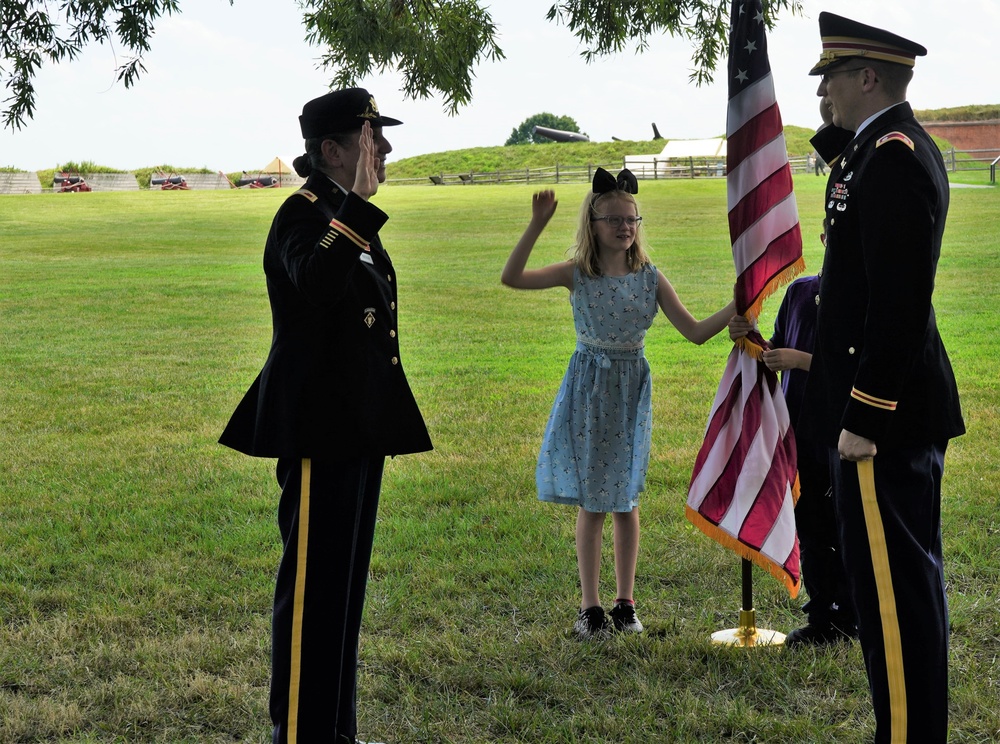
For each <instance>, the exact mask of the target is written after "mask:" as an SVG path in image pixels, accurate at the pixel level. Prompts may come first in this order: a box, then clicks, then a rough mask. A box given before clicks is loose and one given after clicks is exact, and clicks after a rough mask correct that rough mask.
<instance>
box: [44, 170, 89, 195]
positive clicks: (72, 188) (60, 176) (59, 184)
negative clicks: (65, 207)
mask: <svg viewBox="0 0 1000 744" xmlns="http://www.w3.org/2000/svg"><path fill="white" fill-rule="evenodd" d="M52 188H53V189H58V191H59V193H60V194H78V193H81V192H85V191H93V189H91V188H90V186H89V184H88V183H87V181H86V179H85V178H84V177H83V176H81V175H80V174H79V173H57V174H56V175H55V176H54V177H53V179H52Z"/></svg>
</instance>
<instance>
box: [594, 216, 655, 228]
mask: <svg viewBox="0 0 1000 744" xmlns="http://www.w3.org/2000/svg"><path fill="white" fill-rule="evenodd" d="M590 219H591V221H592V222H597V221H598V220H602V221H604V222H607V223H608V224H609V225H611V227H621V226H622V223H623V222H624V223H625V224H626V225H628V226H629V227H635V226H636V225H638V224H639V223H640V222H642V217H638V216H636V217H632V216H629V217H622V216H621V215H619V214H605V215H601V216H600V217H591V218H590Z"/></svg>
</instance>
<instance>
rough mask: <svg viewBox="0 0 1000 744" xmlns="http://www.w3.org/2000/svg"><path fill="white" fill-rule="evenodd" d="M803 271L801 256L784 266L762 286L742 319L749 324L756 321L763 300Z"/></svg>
mask: <svg viewBox="0 0 1000 744" xmlns="http://www.w3.org/2000/svg"><path fill="white" fill-rule="evenodd" d="M805 270H806V260H805V258H804V257H803V256H799V257H798V258H797V259H795V263H793V264H791V265H789V266H786V267H785V268H784V269H782V270H781V272H780V273H778V274H775V275H774V276H773V277H772V278H771V280H770V281H768V283H767V284H765V285H764V287H763V288H762V289H761V290H760V292H759V293H758V295H757V297H756V298H755V299H754V301H753V304H752V305H750V307H748V308H747V311H746V312H745V313H743V317H744V318H746V319H747V320H749V321H750V322H754V321H756V320H757V318H759V317H760V311H761V310H762V309H763V307H764V300H766V299H768V298H769V297H770V296H771V295H773V294H774V293H775V292H777V291H778V289H779V288H780V287H781V286H782V285H785V284H788V283H789V282H791V281H792V280H793V279H794V278H795V277H797V276H798V275H799V274H801V273H802V272H803V271H805Z"/></svg>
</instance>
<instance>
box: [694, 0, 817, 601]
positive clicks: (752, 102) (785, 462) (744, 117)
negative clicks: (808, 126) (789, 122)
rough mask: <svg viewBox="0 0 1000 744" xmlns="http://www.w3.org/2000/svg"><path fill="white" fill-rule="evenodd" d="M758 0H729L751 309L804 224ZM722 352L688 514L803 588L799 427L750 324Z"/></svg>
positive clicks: (743, 251)
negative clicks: (749, 332) (745, 334)
mask: <svg viewBox="0 0 1000 744" xmlns="http://www.w3.org/2000/svg"><path fill="white" fill-rule="evenodd" d="M764 29H765V24H764V14H763V9H762V6H761V3H760V0H734V2H733V4H732V25H731V28H730V36H729V67H728V75H729V108H728V114H727V126H726V136H727V140H728V141H727V146H726V152H727V156H726V159H727V191H728V203H729V234H730V239H731V240H732V244H733V262H734V264H735V266H736V289H735V298H736V312H737V313H739V314H740V315H743V316H745V317H746V318H748V319H749V320H751V321H756V319H757V318H758V316H759V315H760V310H761V306H762V305H763V302H764V300H765V299H766V298H767V297H769V296H770V295H771V294H773V293H774V292H775V290H777V289H778V287H780V286H781V285H782V284H785V283H787V282H789V281H791V280H792V279H793V278H794V277H795V275H796V274H798V273H799V272H801V271H802V269H803V268H804V263H803V260H802V233H801V230H800V229H799V218H798V208H797V206H796V204H795V194H794V192H793V191H792V175H791V168H790V167H789V164H788V152H787V150H786V149H785V136H784V133H783V130H782V124H781V113H780V111H779V110H778V103H777V99H776V97H775V94H774V80H773V78H772V77H771V66H770V62H769V61H768V58H767V39H766V36H765V34H764ZM741 342H742V343H739V344H738V345H737V346H736V347H735V348H734V349H733V351H732V353H731V354H730V356H729V360H728V361H727V363H726V370H725V373H724V374H723V378H722V382H721V383H720V385H719V392H718V393H717V394H716V397H715V402H714V404H713V406H712V412H711V414H710V416H709V421H708V427H707V429H706V432H705V442H704V443H703V444H702V447H701V451H700V452H699V453H698V457H697V459H696V461H695V469H694V473H693V474H692V476H691V485H690V487H689V489H688V501H687V509H686V511H687V516H688V519H690V520H691V522H692V523H694V524H695V525H696V526H697V527H698V528H700V529H701V530H702V531H703V532H705V533H706V534H707V535H708V536H709V537H711V538H713V539H714V540H716V541H717V542H719V543H720V544H722V545H725V546H727V547H729V548H731V549H733V550H734V551H736V552H737V553H739V554H740V555H741V556H743V557H744V558H747V559H748V560H752V561H753V562H755V563H756V564H758V565H760V566H761V567H763V568H765V569H766V570H768V571H770V572H771V573H772V574H774V575H775V576H777V577H778V578H779V579H781V580H782V581H783V582H784V583H785V585H786V586H787V587H788V590H789V592H790V593H791V594H792V596H793V597H794V596H796V595H797V594H798V590H799V584H800V577H799V546H798V538H797V536H796V533H795V517H794V506H795V499H796V497H797V493H798V489H797V481H796V460H795V437H794V434H793V433H792V428H791V425H790V422H789V420H788V409H787V407H786V406H785V401H784V398H783V397H782V394H781V388H780V387H779V386H778V384H777V377H776V376H775V375H774V373H773V372H771V371H770V370H768V369H767V368H766V367H765V366H764V364H763V363H762V362H760V361H758V360H759V357H760V353H761V351H762V346H763V344H764V340H763V338H761V337H760V334H759V333H756V332H754V334H752V335H751V337H748V338H747V339H741Z"/></svg>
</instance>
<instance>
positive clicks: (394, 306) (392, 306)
mask: <svg viewBox="0 0 1000 744" xmlns="http://www.w3.org/2000/svg"><path fill="white" fill-rule="evenodd" d="M389 309H390V310H395V309H396V303H395V302H390V303H389Z"/></svg>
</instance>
